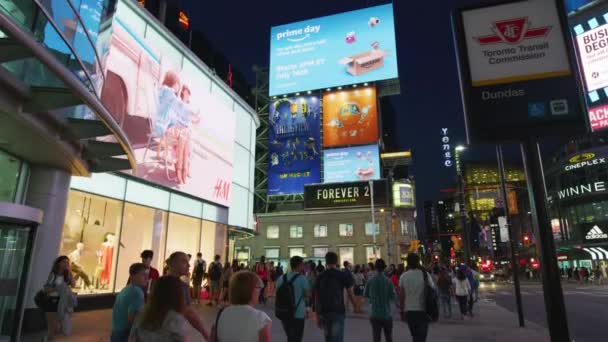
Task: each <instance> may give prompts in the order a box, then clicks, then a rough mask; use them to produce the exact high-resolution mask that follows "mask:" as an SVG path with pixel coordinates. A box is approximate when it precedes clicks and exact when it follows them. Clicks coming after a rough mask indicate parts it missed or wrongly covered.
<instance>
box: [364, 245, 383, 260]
mask: <svg viewBox="0 0 608 342" xmlns="http://www.w3.org/2000/svg"><path fill="white" fill-rule="evenodd" d="M379 255H380V249H379V248H376V253H374V246H367V247H365V259H366V260H367V262H374V261H375V260H376V259H377V258H378V256H379Z"/></svg>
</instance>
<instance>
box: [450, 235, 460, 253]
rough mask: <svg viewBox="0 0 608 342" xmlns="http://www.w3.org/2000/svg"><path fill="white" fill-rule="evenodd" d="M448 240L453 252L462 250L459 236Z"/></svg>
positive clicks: (453, 236)
mask: <svg viewBox="0 0 608 342" xmlns="http://www.w3.org/2000/svg"><path fill="white" fill-rule="evenodd" d="M450 239H451V240H452V246H453V247H454V250H455V251H460V250H462V238H461V237H460V236H457V235H452V237H451V238H450Z"/></svg>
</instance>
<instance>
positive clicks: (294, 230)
mask: <svg viewBox="0 0 608 342" xmlns="http://www.w3.org/2000/svg"><path fill="white" fill-rule="evenodd" d="M302 236H304V228H303V227H302V226H295V225H294V226H291V227H289V237H290V238H292V239H300V238H302Z"/></svg>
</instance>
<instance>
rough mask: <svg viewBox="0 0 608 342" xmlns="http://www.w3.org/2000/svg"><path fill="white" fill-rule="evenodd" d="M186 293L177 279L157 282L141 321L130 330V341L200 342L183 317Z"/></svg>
mask: <svg viewBox="0 0 608 342" xmlns="http://www.w3.org/2000/svg"><path fill="white" fill-rule="evenodd" d="M186 308H187V306H186V292H185V291H184V290H183V285H182V284H181V280H180V279H179V278H177V277H172V276H165V277H161V278H159V279H158V280H157V281H156V282H155V283H154V287H153V289H152V294H151V295H150V297H149V298H148V304H146V307H145V308H144V311H143V313H142V315H141V317H140V318H139V319H138V320H137V322H136V323H135V325H134V326H133V329H132V330H131V338H130V341H134V342H163V341H179V342H184V341H189V340H191V339H189V337H191V336H192V337H195V338H194V339H193V340H199V341H202V340H203V337H202V336H201V335H200V333H198V332H197V331H196V330H195V329H194V328H193V327H192V326H191V325H190V323H188V320H187V319H186V318H185V317H184V313H185V312H186Z"/></svg>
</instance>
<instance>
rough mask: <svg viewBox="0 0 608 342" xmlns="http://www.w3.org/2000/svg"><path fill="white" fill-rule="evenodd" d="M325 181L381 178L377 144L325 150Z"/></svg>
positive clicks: (336, 181) (335, 181)
mask: <svg viewBox="0 0 608 342" xmlns="http://www.w3.org/2000/svg"><path fill="white" fill-rule="evenodd" d="M323 174H324V179H323V182H324V183H341V182H354V181H362V180H372V179H380V177H381V174H380V155H379V153H378V146H377V145H365V146H354V147H346V148H334V149H330V150H324V151H323Z"/></svg>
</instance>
